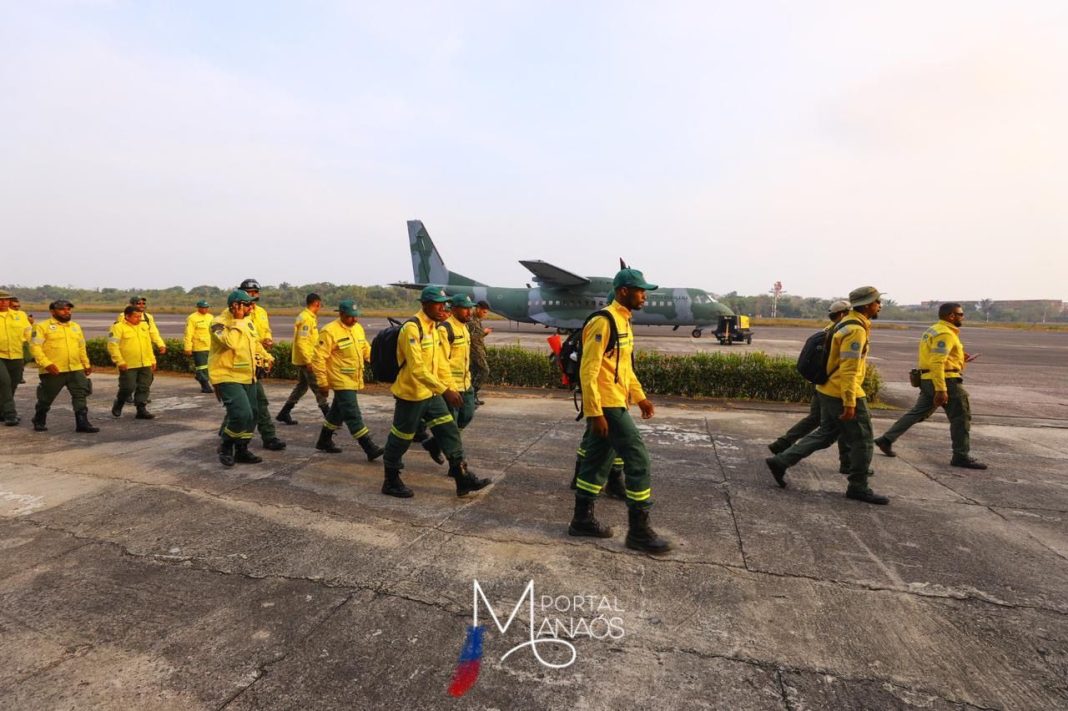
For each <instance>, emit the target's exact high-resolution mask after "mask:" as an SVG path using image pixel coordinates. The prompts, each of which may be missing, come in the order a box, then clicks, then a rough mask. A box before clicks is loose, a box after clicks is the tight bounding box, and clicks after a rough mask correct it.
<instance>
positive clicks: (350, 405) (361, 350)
mask: <svg viewBox="0 0 1068 711" xmlns="http://www.w3.org/2000/svg"><path fill="white" fill-rule="evenodd" d="M337 311H338V318H337V320H336V321H332V322H330V323H329V324H327V325H326V327H325V328H323V330H322V331H320V332H319V342H318V344H317V345H316V347H315V352H314V353H313V354H312V358H311V362H310V363H309V367H310V368H311V369H312V372H313V373H314V376H315V385H316V394H317V395H320V396H322V397H323V398H324V399H325V397H326V393H327V392H328V391H329V390H333V391H334V404H333V405H331V407H330V410H329V412H328V413H327V415H326V419H325V420H324V422H323V429H322V431H321V432H320V433H319V441H318V442H316V443H315V448H316V449H319V450H322V451H324V452H330V453H331V454H337V453H338V452H340V451H341V448H340V447H338V446H336V445H335V444H334V440H333V437H334V432H336V431H337V430H338V428H340V427H341V425H342V424H344V425H345V426H346V427H348V429H349V434H351V435H352V438H353V439H355V440H356V441H357V442H358V443H359V445H360V447H361V448H362V449H363V451H364V454H366V455H367V461H369V462H373V461H374V460H376V459H378V458H379V457H381V456H382V454H383V453H384V452H385V450H384V449H382V448H381V447H379V446H378V445H377V444H375V441H374V440H373V439H372V438H371V431H370V430H369V429H368V428H367V425H365V424H364V423H363V415H362V414H361V413H360V404H359V401H358V400H357V398H356V392H357V391H358V390H363V371H364V363H365V362H366V361H369V360H370V359H371V344H370V343H368V342H367V336H366V335H365V334H364V332H363V326H361V325H360V324H359V322H358V321H357V320H356V318H357V317H358V316H359V315H360V312H359V309H357V308H356V302H355V301H353V300H352V299H342V301H341V303H340V304H338V307H337Z"/></svg>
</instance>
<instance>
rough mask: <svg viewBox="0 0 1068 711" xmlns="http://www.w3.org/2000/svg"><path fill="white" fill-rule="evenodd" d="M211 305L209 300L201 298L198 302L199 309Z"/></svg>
mask: <svg viewBox="0 0 1068 711" xmlns="http://www.w3.org/2000/svg"><path fill="white" fill-rule="evenodd" d="M209 306H210V304H209V303H208V302H207V301H204V299H201V300H200V301H198V302H197V308H198V309H206V308H208V307H209Z"/></svg>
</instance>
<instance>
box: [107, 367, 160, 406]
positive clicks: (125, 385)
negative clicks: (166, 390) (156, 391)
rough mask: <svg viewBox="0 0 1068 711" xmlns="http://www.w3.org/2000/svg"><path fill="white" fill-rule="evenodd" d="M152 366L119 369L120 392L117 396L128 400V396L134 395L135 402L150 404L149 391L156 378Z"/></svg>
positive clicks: (122, 399)
mask: <svg viewBox="0 0 1068 711" xmlns="http://www.w3.org/2000/svg"><path fill="white" fill-rule="evenodd" d="M155 377H156V376H155V374H153V372H152V366H150V365H146V366H145V367H143V368H127V369H126V370H120V371H119V393H118V395H116V396H115V397H116V398H118V399H119V400H121V401H122V402H126V398H128V397H130V396H131V395H133V396H134V404H136V405H146V404H148V392H149V389H150V388H151V387H152V381H153V380H155Z"/></svg>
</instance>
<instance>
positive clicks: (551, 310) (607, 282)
mask: <svg viewBox="0 0 1068 711" xmlns="http://www.w3.org/2000/svg"><path fill="white" fill-rule="evenodd" d="M408 245H409V247H410V249H411V253H412V273H413V275H414V278H415V281H414V283H401V284H397V286H404V287H407V288H411V289H422V288H423V287H424V286H426V285H427V284H440V285H441V286H443V287H445V291H446V292H448V293H449V294H467V295H468V296H470V297H471V298H472V299H473V300H475V301H478V300H480V299H484V300H485V301H487V302H489V304H490V308H491V309H492V310H493V312H494V313H497V314H500V315H501V316H503V317H505V318H507V319H510V320H512V321H519V322H522V323H540V324H543V325H545V326H550V327H554V328H560V329H574V328H580V327H581V326H582V323H583V322H584V321H585V320H586V317H587V316H589V315H590V313H591V312H592V311H595V310H597V309H599V308H602V307H603V306H604V305H605V303H607V300H608V297H609V296H610V295H611V293H612V278H611V277H582V276H578V275H576V274H572V273H571V272H568V271H566V270H564V269H561V268H559V267H556V266H553V265H552V264H549V263H547V262H543V261H540V260H520V264H522V265H523V266H525V267H526V268H527V269H530V271H531V272H532V273H533V274H534V279H533V281H534V283H535V284H537V286H535V287H533V288H525V289H517V288H509V287H496V286H489V285H487V284H483V283H482V282H479V281H475V280H474V279H471V278H469V277H466V276H464V275H463V274H458V273H456V272H452V271H449V270H448V269H447V268H446V267H445V263H444V262H443V261H442V259H441V255H440V254H439V253H438V250H437V248H436V247H435V246H434V242H433V241H432V240H431V239H430V234H429V233H428V232H427V231H426V227H424V226H423V223H422V222H421V221H419V220H409V221H408ZM646 299H647V300H646V304H645V308H643V309H642V310H641V311H636V312H635V313H634V323H635V324H640V325H647V326H672V327H674V328H679V327H680V326H691V325H692V326H693V327H694V329H693V335H694V336H700V335H701V329H703V328H706V327H708V326H715V325H716V322H717V319H718V318H719V316H721V315H723V316H730V315H731V313H732V312H731V310H730V309H729V308H727V307H726V306H724V305H723V304H721V303H719V302H718V301H716V300H715V299H714V298H713V297H712V296H711V295H710V294H709V293H707V292H706V291H704V290H702V289H687V288H672V287H666V286H662V287H660V288H659V289H655V290H653V291H649V292H647V293H646Z"/></svg>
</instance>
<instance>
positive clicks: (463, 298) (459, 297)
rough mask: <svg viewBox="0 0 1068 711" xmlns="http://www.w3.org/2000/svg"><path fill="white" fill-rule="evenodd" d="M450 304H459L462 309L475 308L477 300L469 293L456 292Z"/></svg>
mask: <svg viewBox="0 0 1068 711" xmlns="http://www.w3.org/2000/svg"><path fill="white" fill-rule="evenodd" d="M449 306H459V307H460V308H462V309H473V308H475V302H474V301H471V298H470V297H469V296H468V295H467V294H456V295H454V296H453V297H452V298H451V299H449Z"/></svg>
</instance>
